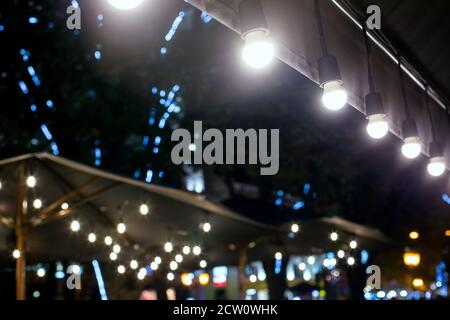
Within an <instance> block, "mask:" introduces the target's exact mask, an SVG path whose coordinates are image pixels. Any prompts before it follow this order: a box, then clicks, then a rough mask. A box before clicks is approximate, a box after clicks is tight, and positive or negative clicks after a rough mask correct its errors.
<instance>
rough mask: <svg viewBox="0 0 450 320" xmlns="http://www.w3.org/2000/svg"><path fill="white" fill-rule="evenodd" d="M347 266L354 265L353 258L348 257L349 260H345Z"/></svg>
mask: <svg viewBox="0 0 450 320" xmlns="http://www.w3.org/2000/svg"><path fill="white" fill-rule="evenodd" d="M347 264H348V265H349V266H353V265H354V264H355V258H353V257H349V258H348V259H347Z"/></svg>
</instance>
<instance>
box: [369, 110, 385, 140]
mask: <svg viewBox="0 0 450 320" xmlns="http://www.w3.org/2000/svg"><path fill="white" fill-rule="evenodd" d="M367 118H368V119H369V123H368V124H367V133H368V134H369V136H370V137H371V138H373V139H376V140H379V139H382V138H384V137H385V136H386V134H387V133H388V132H389V124H388V123H387V121H386V115H384V114H375V115H372V116H368V117H367Z"/></svg>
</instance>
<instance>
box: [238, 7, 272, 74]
mask: <svg viewBox="0 0 450 320" xmlns="http://www.w3.org/2000/svg"><path fill="white" fill-rule="evenodd" d="M239 17H240V22H241V32H242V39H244V41H245V45H244V49H243V50H242V58H243V59H244V61H245V62H246V63H247V64H248V65H249V66H250V67H252V68H255V69H261V68H264V67H265V66H267V65H268V64H269V63H270V62H271V61H272V60H273V57H274V56H275V46H274V44H273V42H272V41H271V40H270V38H269V34H270V31H269V29H268V28H267V23H266V19H265V17H264V12H263V8H262V6H261V3H260V1H259V0H244V1H241V2H240V4H239Z"/></svg>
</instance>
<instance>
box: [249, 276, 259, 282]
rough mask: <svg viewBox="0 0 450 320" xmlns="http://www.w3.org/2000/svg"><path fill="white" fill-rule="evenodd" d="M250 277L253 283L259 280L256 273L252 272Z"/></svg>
mask: <svg viewBox="0 0 450 320" xmlns="http://www.w3.org/2000/svg"><path fill="white" fill-rule="evenodd" d="M248 279H249V280H250V282H251V283H255V282H256V281H258V277H257V276H256V275H254V274H252V275H251V276H250V277H249V278H248Z"/></svg>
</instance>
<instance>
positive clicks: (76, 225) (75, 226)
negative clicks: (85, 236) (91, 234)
mask: <svg viewBox="0 0 450 320" xmlns="http://www.w3.org/2000/svg"><path fill="white" fill-rule="evenodd" d="M80 229H81V225H80V222H79V221H78V220H73V221H72V222H71V223H70V230H72V231H73V232H78V231H80Z"/></svg>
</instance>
